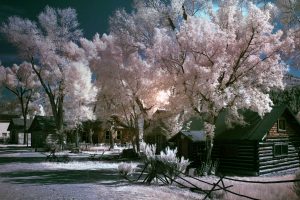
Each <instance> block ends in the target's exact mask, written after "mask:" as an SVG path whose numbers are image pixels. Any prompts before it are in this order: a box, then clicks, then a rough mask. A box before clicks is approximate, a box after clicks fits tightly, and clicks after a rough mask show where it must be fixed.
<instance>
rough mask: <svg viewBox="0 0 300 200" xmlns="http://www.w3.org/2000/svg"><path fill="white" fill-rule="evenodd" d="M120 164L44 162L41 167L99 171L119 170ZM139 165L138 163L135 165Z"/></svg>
mask: <svg viewBox="0 0 300 200" xmlns="http://www.w3.org/2000/svg"><path fill="white" fill-rule="evenodd" d="M119 164H120V163H109V162H92V161H85V162H77V161H72V162H68V163H57V162H43V163H41V165H42V166H43V168H47V169H65V170H99V169H118V166H119ZM134 164H135V165H138V163H134Z"/></svg>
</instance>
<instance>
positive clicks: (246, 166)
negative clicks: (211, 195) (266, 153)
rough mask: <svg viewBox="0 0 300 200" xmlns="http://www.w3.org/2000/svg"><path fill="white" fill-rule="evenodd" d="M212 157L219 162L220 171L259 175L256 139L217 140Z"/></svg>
mask: <svg viewBox="0 0 300 200" xmlns="http://www.w3.org/2000/svg"><path fill="white" fill-rule="evenodd" d="M212 157H213V159H214V160H217V161H218V162H219V166H218V169H217V170H218V172H220V173H223V174H245V175H257V169H258V163H257V143H256V142H255V141H215V144H214V148H213V152H212Z"/></svg>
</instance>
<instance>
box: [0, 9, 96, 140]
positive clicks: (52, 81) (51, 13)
mask: <svg viewBox="0 0 300 200" xmlns="http://www.w3.org/2000/svg"><path fill="white" fill-rule="evenodd" d="M78 27H79V23H78V21H77V14H76V11H75V10H74V9H71V8H67V9H53V8H50V7H46V8H45V10H44V11H43V12H41V13H40V14H39V16H38V23H36V22H34V21H31V20H28V19H22V18H20V17H10V18H8V21H7V22H6V23H3V24H2V27H1V32H2V33H3V34H4V35H5V36H6V38H7V39H8V41H9V42H11V43H12V44H14V45H15V46H16V47H17V48H18V49H19V51H20V54H21V56H22V57H23V58H24V59H26V60H27V61H29V62H31V67H32V69H33V71H34V72H35V74H36V76H37V77H38V79H39V81H40V84H41V86H42V87H43V89H44V92H45V93H46V95H47V97H48V100H49V102H50V106H51V111H52V115H53V116H54V119H55V122H56V128H57V131H58V133H59V134H63V121H64V120H63V119H64V109H65V107H64V105H65V104H64V100H65V99H66V98H69V99H70V98H72V97H66V96H67V95H68V92H70V91H73V90H72V89H71V88H70V87H71V84H69V83H67V82H66V80H67V77H68V76H69V75H71V74H70V72H73V70H72V69H70V68H72V66H78V65H77V64H75V63H76V62H78V60H77V58H74V57H72V55H73V54H72V51H73V50H74V49H73V47H74V43H73V42H75V43H76V42H77V41H78V40H79V38H80V37H81V35H82V32H81V30H80V29H79V28H78ZM75 46H76V45H75ZM35 63H37V64H38V65H39V67H36V65H35ZM74 68H75V69H74V71H76V72H82V71H80V70H78V68H77V67H74ZM82 69H86V70H88V68H87V67H85V68H82ZM89 75H90V74H89ZM78 76H79V75H78ZM68 80H70V79H68ZM84 80H85V81H91V77H90V78H89V79H88V80H87V79H84ZM73 83H74V84H73V85H72V87H76V84H77V83H75V82H73ZM67 88H68V89H67ZM77 97H78V96H77Z"/></svg>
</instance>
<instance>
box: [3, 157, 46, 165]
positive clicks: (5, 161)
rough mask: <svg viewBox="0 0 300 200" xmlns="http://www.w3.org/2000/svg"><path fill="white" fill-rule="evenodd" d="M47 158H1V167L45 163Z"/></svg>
mask: <svg viewBox="0 0 300 200" xmlns="http://www.w3.org/2000/svg"><path fill="white" fill-rule="evenodd" d="M45 159H46V157H0V165H5V164H9V163H39V162H43V161H45Z"/></svg>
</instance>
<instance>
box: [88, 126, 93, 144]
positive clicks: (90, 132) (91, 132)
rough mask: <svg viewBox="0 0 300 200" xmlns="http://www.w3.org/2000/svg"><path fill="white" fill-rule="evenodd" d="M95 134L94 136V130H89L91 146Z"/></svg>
mask: <svg viewBox="0 0 300 200" xmlns="http://www.w3.org/2000/svg"><path fill="white" fill-rule="evenodd" d="M93 134H94V131H93V130H92V129H90V130H89V135H88V142H89V143H90V144H93Z"/></svg>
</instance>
